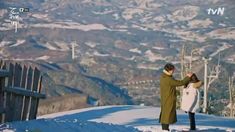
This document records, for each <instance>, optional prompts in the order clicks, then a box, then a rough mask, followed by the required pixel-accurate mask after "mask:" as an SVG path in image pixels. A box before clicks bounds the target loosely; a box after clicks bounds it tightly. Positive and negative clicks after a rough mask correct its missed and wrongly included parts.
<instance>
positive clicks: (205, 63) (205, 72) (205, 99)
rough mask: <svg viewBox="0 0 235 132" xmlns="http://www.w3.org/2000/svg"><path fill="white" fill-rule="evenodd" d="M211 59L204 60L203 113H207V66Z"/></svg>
mask: <svg viewBox="0 0 235 132" xmlns="http://www.w3.org/2000/svg"><path fill="white" fill-rule="evenodd" d="M210 59H211V58H205V57H204V58H203V60H204V97H203V112H204V113H207V65H208V61H209V60H210Z"/></svg>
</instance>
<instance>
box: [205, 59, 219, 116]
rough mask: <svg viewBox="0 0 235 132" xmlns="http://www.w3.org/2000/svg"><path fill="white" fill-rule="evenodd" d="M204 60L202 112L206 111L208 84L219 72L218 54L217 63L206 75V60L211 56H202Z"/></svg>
mask: <svg viewBox="0 0 235 132" xmlns="http://www.w3.org/2000/svg"><path fill="white" fill-rule="evenodd" d="M203 60H204V68H205V69H204V97H203V112H204V113H208V106H207V98H208V97H207V95H208V89H209V87H210V84H211V83H213V82H214V81H215V80H216V79H217V78H218V77H219V73H220V54H219V59H218V64H217V66H215V68H214V69H211V71H210V75H209V76H208V62H209V61H210V60H211V58H205V57H204V58H203Z"/></svg>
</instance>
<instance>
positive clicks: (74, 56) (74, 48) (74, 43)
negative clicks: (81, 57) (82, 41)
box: [72, 41, 78, 60]
mask: <svg viewBox="0 0 235 132" xmlns="http://www.w3.org/2000/svg"><path fill="white" fill-rule="evenodd" d="M76 46H77V42H76V41H75V42H72V60H74V59H75V58H77V57H78V56H77V55H76Z"/></svg>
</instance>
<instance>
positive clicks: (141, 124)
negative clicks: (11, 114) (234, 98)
mask: <svg viewBox="0 0 235 132" xmlns="http://www.w3.org/2000/svg"><path fill="white" fill-rule="evenodd" d="M159 112H160V108H157V107H147V106H102V107H93V108H86V109H78V110H72V111H66V112H60V113H55V114H50V115H44V116H41V117H39V118H38V119H37V120H32V121H23V122H13V123H8V124H2V125H1V126H0V131H3V132H53V131H54V132H138V131H144V132H161V125H160V124H159V123H158V117H159ZM177 117H178V122H177V123H176V124H174V125H171V126H170V129H171V130H172V131H181V130H183V129H185V128H189V121H188V116H187V114H185V113H184V112H183V111H178V112H177ZM196 124H197V128H198V129H199V130H198V131H202V132H207V131H208V132H226V131H228V132H232V131H235V119H229V118H222V117H217V116H212V115H204V114H199V113H197V114H196Z"/></svg>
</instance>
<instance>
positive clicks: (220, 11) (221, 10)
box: [207, 7, 225, 16]
mask: <svg viewBox="0 0 235 132" xmlns="http://www.w3.org/2000/svg"><path fill="white" fill-rule="evenodd" d="M224 10H225V8H224V7H219V8H217V9H212V8H209V9H207V14H208V15H220V16H222V15H224Z"/></svg>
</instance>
